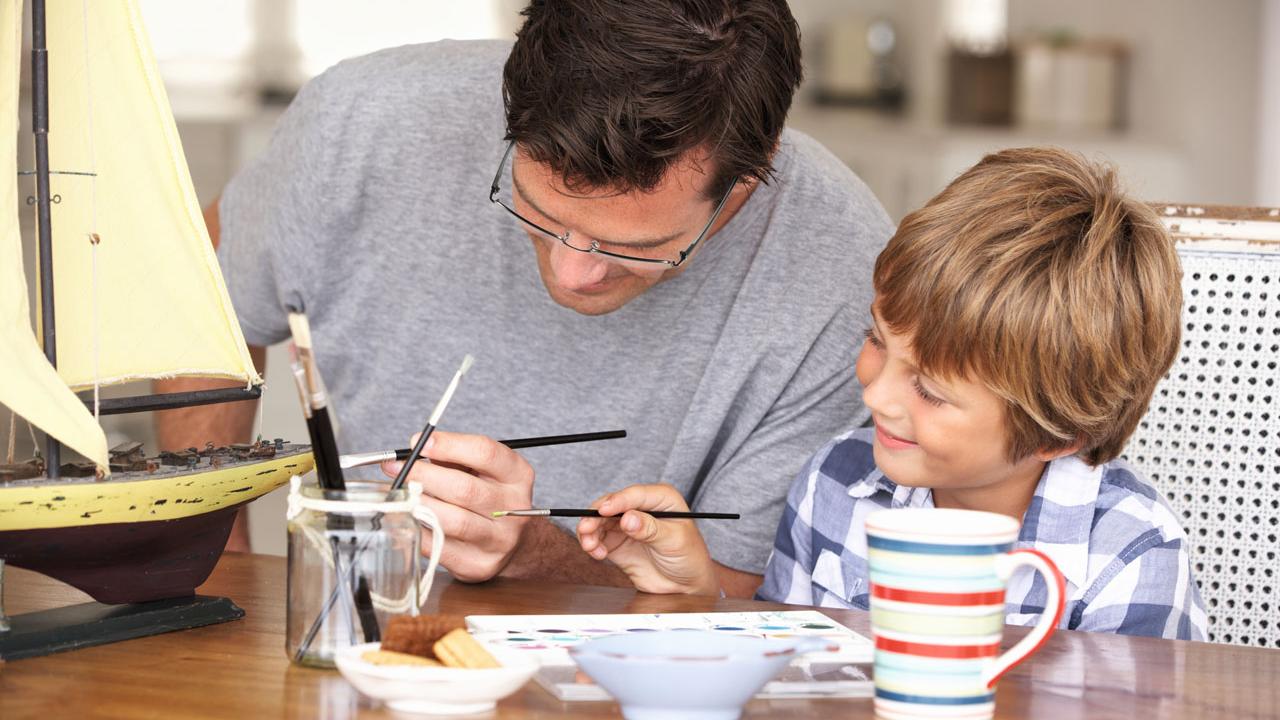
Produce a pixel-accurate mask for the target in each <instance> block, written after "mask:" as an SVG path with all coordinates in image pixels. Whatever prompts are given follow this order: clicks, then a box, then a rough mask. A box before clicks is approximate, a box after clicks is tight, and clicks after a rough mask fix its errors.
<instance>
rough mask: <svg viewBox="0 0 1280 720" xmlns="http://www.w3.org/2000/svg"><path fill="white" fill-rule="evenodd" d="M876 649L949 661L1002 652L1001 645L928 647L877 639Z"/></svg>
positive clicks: (919, 644)
mask: <svg viewBox="0 0 1280 720" xmlns="http://www.w3.org/2000/svg"><path fill="white" fill-rule="evenodd" d="M876 649H877V650H885V651H887V652H895V653H901V654H903V655H918V656H920V657H931V658H945V659H948V660H968V659H971V658H984V657H995V656H996V655H997V654H999V652H1000V643H992V644H990V645H928V644H925V643H915V642H905V641H903V640H890V639H889V638H886V637H880V636H877V637H876Z"/></svg>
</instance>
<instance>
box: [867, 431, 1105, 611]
mask: <svg viewBox="0 0 1280 720" xmlns="http://www.w3.org/2000/svg"><path fill="white" fill-rule="evenodd" d="M1103 470H1104V468H1103V466H1098V467H1092V466H1090V465H1087V464H1086V463H1085V462H1084V461H1083V460H1081V459H1080V458H1078V457H1076V456H1074V455H1069V456H1067V457H1062V458H1058V459H1057V460H1053V461H1051V462H1049V463H1048V464H1047V465H1046V466H1045V469H1044V472H1043V473H1042V474H1041V475H1040V482H1039V484H1038V485H1036V492H1035V495H1034V496H1033V497H1032V499H1031V504H1030V506H1028V507H1027V512H1026V513H1025V514H1024V515H1023V516H1022V529H1021V530H1020V531H1019V534H1018V546H1019V547H1031V548H1035V549H1036V550H1039V551H1040V552H1042V553H1044V554H1045V555H1048V556H1049V559H1051V560H1053V564H1054V565H1057V566H1058V569H1059V570H1060V571H1062V575H1063V577H1064V578H1066V579H1067V582H1069V583H1071V584H1072V585H1074V586H1075V587H1083V586H1084V583H1085V581H1086V579H1087V578H1088V572H1089V537H1090V534H1091V533H1092V531H1093V515H1094V506H1095V505H1096V503H1097V500H1098V489H1099V487H1100V486H1101V484H1102V473H1103ZM846 492H847V493H848V495H849V497H851V498H854V499H862V498H871V497H872V496H874V495H876V494H877V493H885V494H886V495H888V498H887V499H888V500H889V502H888V506H889V507H891V508H895V509H896V508H903V507H933V493H932V491H931V490H929V489H928V488H920V487H907V486H905V485H898V484H897V483H895V482H893V481H892V480H890V479H889V478H887V477H885V475H884V473H882V472H880V469H879V468H876V469H874V470H872V471H871V472H870V473H868V474H867V475H866V476H865V477H864V478H862V479H861V480H859V481H858V482H855V483H853V484H852V485H850V486H849V488H848V490H847V491H846Z"/></svg>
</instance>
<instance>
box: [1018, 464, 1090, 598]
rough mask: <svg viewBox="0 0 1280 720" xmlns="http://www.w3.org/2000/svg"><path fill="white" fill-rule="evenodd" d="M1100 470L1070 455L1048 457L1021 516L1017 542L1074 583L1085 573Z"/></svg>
mask: <svg viewBox="0 0 1280 720" xmlns="http://www.w3.org/2000/svg"><path fill="white" fill-rule="evenodd" d="M1104 470H1105V467H1104V466H1102V465H1099V466H1096V467H1095V466H1091V465H1089V464H1087V463H1085V462H1084V461H1083V460H1081V459H1080V458H1078V457H1076V456H1074V455H1068V456H1066V457H1061V458H1058V459H1057V460H1053V461H1051V462H1050V463H1049V464H1048V465H1046V466H1045V469H1044V473H1043V474H1042V475H1041V476H1040V483H1039V484H1038V485H1037V486H1036V493H1035V495H1034V496H1033V497H1032V498H1031V505H1029V506H1028V507H1027V512H1026V513H1025V514H1024V515H1023V516H1022V529H1021V531H1020V532H1019V534H1018V546H1019V547H1030V548H1035V549H1036V550H1039V551H1040V552H1042V553H1044V554H1045V555H1048V556H1049V559H1050V560H1053V564H1054V565H1057V566H1058V570H1060V571H1062V575H1063V577H1064V578H1066V580H1067V582H1069V583H1071V584H1072V585H1074V586H1075V587H1083V586H1084V584H1085V582H1086V580H1087V579H1088V573H1089V538H1090V536H1091V535H1092V533H1093V517H1094V510H1095V507H1096V505H1097V501H1098V491H1099V488H1100V487H1101V486H1102V474H1103V471H1104Z"/></svg>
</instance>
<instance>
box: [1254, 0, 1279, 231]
mask: <svg viewBox="0 0 1280 720" xmlns="http://www.w3.org/2000/svg"><path fill="white" fill-rule="evenodd" d="M1260 26H1261V32H1260V40H1259V44H1260V45H1261V48H1262V58H1261V63H1260V71H1259V76H1258V98H1259V102H1260V105H1259V108H1258V187H1257V193H1256V194H1255V196H1254V202H1255V203H1256V204H1258V205H1267V206H1271V207H1280V0H1266V4H1265V5H1264V6H1263V12H1262V22H1261V23H1260Z"/></svg>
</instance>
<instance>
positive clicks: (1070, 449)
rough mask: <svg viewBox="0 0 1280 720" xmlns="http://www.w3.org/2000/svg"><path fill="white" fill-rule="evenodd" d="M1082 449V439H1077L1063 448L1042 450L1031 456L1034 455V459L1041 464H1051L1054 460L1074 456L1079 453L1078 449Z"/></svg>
mask: <svg viewBox="0 0 1280 720" xmlns="http://www.w3.org/2000/svg"><path fill="white" fill-rule="evenodd" d="M1082 447H1084V439H1083V438H1077V439H1076V441H1075V442H1073V443H1071V444H1070V445H1067V446H1065V447H1057V448H1042V449H1040V450H1037V451H1035V453H1033V454H1034V455H1035V457H1036V459H1037V460H1039V461H1041V462H1052V461H1054V460H1057V459H1058V458H1063V457H1066V456H1068V455H1075V454H1076V453H1078V452H1080V448H1082Z"/></svg>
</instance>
